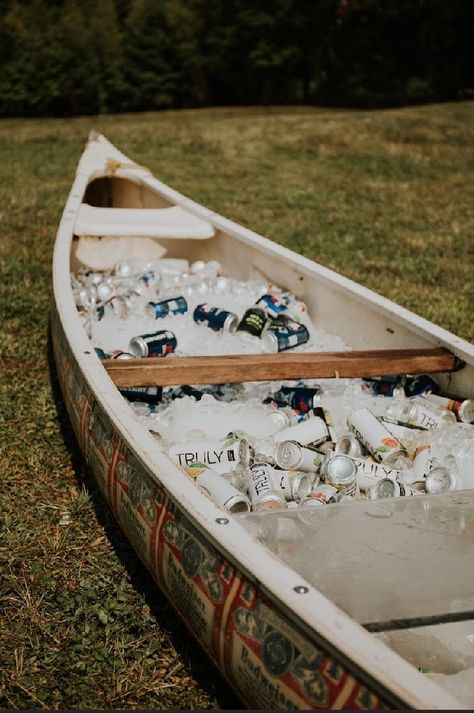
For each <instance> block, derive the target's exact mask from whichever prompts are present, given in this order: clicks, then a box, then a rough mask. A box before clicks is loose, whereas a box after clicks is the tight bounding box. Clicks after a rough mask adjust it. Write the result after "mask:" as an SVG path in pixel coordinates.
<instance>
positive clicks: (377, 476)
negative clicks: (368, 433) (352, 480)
mask: <svg viewBox="0 0 474 713" xmlns="http://www.w3.org/2000/svg"><path fill="white" fill-rule="evenodd" d="M352 460H353V461H354V464H355V467H356V476H357V485H358V486H359V488H360V489H361V490H364V491H367V490H369V489H370V488H371V487H372V486H374V485H376V484H377V483H378V482H379V480H383V479H384V478H390V480H396V479H397V478H398V477H399V476H400V475H401V472H402V471H400V470H396V469H395V468H390V466H388V465H385V464H384V463H375V462H374V461H373V460H369V459H368V458H354V457H352Z"/></svg>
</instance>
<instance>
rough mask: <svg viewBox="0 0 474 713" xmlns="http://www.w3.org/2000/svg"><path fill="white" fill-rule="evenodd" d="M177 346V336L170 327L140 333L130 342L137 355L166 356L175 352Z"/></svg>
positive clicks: (130, 346) (133, 351)
mask: <svg viewBox="0 0 474 713" xmlns="http://www.w3.org/2000/svg"><path fill="white" fill-rule="evenodd" d="M176 346H177V341H176V337H175V335H174V334H173V332H170V330H169V329H163V330H161V331H159V332H152V333H151V334H140V335H139V336H138V337H133V338H132V339H131V340H130V344H129V348H130V350H131V352H132V353H133V354H134V355H135V356H137V357H164V356H166V355H167V354H171V353H172V352H174V351H175V350H176Z"/></svg>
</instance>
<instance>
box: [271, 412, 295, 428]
mask: <svg viewBox="0 0 474 713" xmlns="http://www.w3.org/2000/svg"><path fill="white" fill-rule="evenodd" d="M265 417H266V418H267V419H268V420H269V421H272V423H274V424H275V426H277V427H278V428H286V427H287V426H289V425H290V417H289V415H288V414H287V413H286V411H283V410H282V409H279V408H273V407H272V409H271V410H270V411H267V413H266V415H265Z"/></svg>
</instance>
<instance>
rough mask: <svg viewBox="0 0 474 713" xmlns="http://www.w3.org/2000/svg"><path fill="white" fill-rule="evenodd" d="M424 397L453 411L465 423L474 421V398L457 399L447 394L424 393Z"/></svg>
mask: <svg viewBox="0 0 474 713" xmlns="http://www.w3.org/2000/svg"><path fill="white" fill-rule="evenodd" d="M422 398H423V399H426V401H428V402H430V401H431V403H434V404H436V405H437V406H440V407H441V408H443V409H445V410H446V411H452V412H453V413H454V414H455V415H456V416H457V417H458V418H459V420H460V421H463V422H464V423H474V400H472V399H465V400H464V401H457V400H455V399H448V397H447V396H438V394H423V397H422Z"/></svg>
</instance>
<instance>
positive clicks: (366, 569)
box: [71, 176, 474, 673]
mask: <svg viewBox="0 0 474 713" xmlns="http://www.w3.org/2000/svg"><path fill="white" fill-rule="evenodd" d="M84 202H86V203H88V204H90V205H93V206H98V207H104V208H105V207H115V208H167V207H170V206H172V205H174V203H173V202H171V201H170V200H169V199H168V198H167V197H166V196H164V195H161V194H160V193H159V192H158V191H156V190H153V189H152V188H150V187H149V186H147V185H145V184H144V183H142V182H141V181H140V180H138V179H134V178H133V179H125V178H121V177H117V176H105V177H100V178H98V179H95V180H93V181H92V182H91V183H90V184H89V186H88V187H87V190H86V193H85V196H84ZM83 239H84V238H81V237H78V236H76V237H75V239H74V241H73V247H72V252H71V270H72V271H76V270H77V269H78V268H79V267H81V266H82V265H83V263H81V262H80V261H78V259H77V256H76V251H77V246H78V243H79V240H83ZM89 239H90V238H89ZM122 240H123V241H125V243H126V241H127V240H130V241H131V242H132V240H133V242H134V245H135V247H136V245H137V240H138V239H132V238H130V239H129V238H123V239H122ZM95 242H96V246H97V249H98V250H100V244H101V240H100V239H96V240H95ZM159 243H160V245H161V246H162V247H163V248H164V249H165V250H166V257H173V258H186V259H188V260H189V261H190V262H192V261H195V260H205V261H207V260H218V261H219V262H220V264H221V265H222V272H223V274H226V275H229V276H232V277H234V278H237V279H239V280H252V279H261V278H263V279H265V280H271V281H272V282H274V283H275V284H277V285H279V286H281V287H283V288H286V289H288V290H290V291H291V292H293V293H294V294H296V295H297V296H298V297H299V298H300V299H302V300H303V301H304V302H305V303H306V305H307V307H308V311H309V313H310V315H311V317H312V319H313V322H314V324H315V326H316V327H321V328H323V329H325V330H326V331H328V332H329V333H331V334H335V335H337V336H339V337H341V338H342V339H343V340H344V341H345V342H346V343H347V344H349V345H350V346H351V347H352V348H353V349H361V350H362V349H401V348H428V347H433V346H440V345H443V346H448V347H449V346H451V345H450V344H449V343H444V344H443V341H442V339H437V338H436V337H433V336H432V335H430V334H427V333H426V332H424V330H423V328H420V326H419V325H418V324H411V323H409V322H408V321H406V322H404V319H403V318H401V317H400V315H397V314H391V313H390V310H389V309H387V308H386V306H382V307H381V306H380V304H379V303H377V302H376V301H374V302H373V303H371V302H370V301H369V300H367V298H366V297H364V295H362V296H361V294H360V293H359V292H357V291H355V292H351V290H350V288H348V287H347V285H345V284H342V285H341V284H340V283H338V282H336V281H333V280H332V279H331V277H330V275H328V274H327V271H314V270H312V268H311V267H310V266H309V265H308V264H307V263H306V261H304V260H297V259H294V260H293V259H288V257H287V256H285V255H282V254H280V252H278V251H272V250H269V249H267V248H266V247H265V246H262V245H261V244H259V243H252V241H251V240H248V239H247V240H239V242H238V243H237V242H236V236H235V234H233V233H232V231H231V230H228V231H227V230H223V229H217V230H216V234H215V236H214V237H213V238H210V239H207V240H203V241H198V240H186V239H184V240H176V239H175V240H166V239H160V241H159ZM106 249H107V245H106V243H105V241H104V250H106ZM144 254H145V255H146V249H144ZM108 258H110V267H112V266H113V265H114V263H115V262H116V256H114V254H113V253H110V254H109V255H108ZM335 315H337V319H335ZM435 378H436V379H437V380H438V381H439V383H440V384H441V385H442V386H443V389H444V390H446V391H448V392H449V393H450V395H452V396H458V397H459V396H460V397H463V398H469V397H474V366H473V364H472V363H468V364H466V366H464V368H463V369H462V370H461V371H460V372H457V373H454V374H446V375H436V377H435ZM183 477H185V476H184V475H183ZM473 506H474V491H463V492H462V493H455V494H449V495H446V496H426V497H425V496H423V497H420V498H411V499H409V498H408V499H406V500H404V499H398V500H395V499H394V500H393V502H390V503H388V504H387V503H386V502H384V503H383V505H382V504H378V503H377V504H375V505H374V504H370V506H369V507H368V506H367V504H364V503H360V504H337V505H331V506H327V507H325V508H321V509H319V508H318V509H317V510H314V511H313V510H311V511H310V512H309V513H308V514H307V515H306V518H305V519H301V518H300V519H299V520H298V519H297V518H296V517H295V516H294V513H292V512H289V511H286V512H285V513H284V514H281V513H269V514H266V515H258V514H254V513H252V514H248V515H240V516H236V517H239V519H240V521H241V523H242V525H243V527H244V528H246V529H247V530H248V531H249V532H251V533H252V535H253V536H254V537H255V538H257V539H258V540H259V541H260V542H261V543H263V544H264V545H265V546H266V547H268V548H269V550H270V551H271V552H272V553H273V554H275V555H276V556H277V557H278V558H279V559H281V560H282V561H284V562H286V563H287V564H288V565H289V566H291V567H292V568H294V569H295V571H297V572H298V573H299V574H300V575H301V576H303V577H304V578H305V579H306V580H307V581H308V582H310V583H311V584H313V585H314V586H315V587H316V588H318V589H319V590H320V591H321V592H323V593H324V594H325V595H326V596H327V597H328V598H329V599H331V600H332V601H334V602H335V603H336V604H337V605H338V606H340V608H341V609H342V610H343V611H345V612H346V613H348V614H350V616H352V617H353V618H354V619H356V620H357V621H358V622H359V623H361V624H362V625H364V626H366V627H367V628H368V629H369V630H372V631H373V632H374V636H377V637H378V638H380V640H382V641H383V642H384V643H385V644H387V645H388V646H390V647H391V648H393V649H394V650H395V651H397V652H398V653H400V654H401V656H402V657H404V658H405V659H406V660H408V661H409V662H410V663H412V664H414V665H415V666H417V667H420V666H430V667H432V668H433V669H435V670H436V671H437V672H439V673H456V672H457V671H460V670H464V669H468V668H472V667H474V653H473V651H472V648H471V649H470V650H469V651H467V650H466V651H464V650H463V653H462V656H457V655H456V651H457V650H458V649H459V647H461V648H462V646H465V642H466V640H467V639H468V638H469V637H470V640H471V642H472V640H474V618H473V617H474V568H473V567H472V552H474V507H473ZM381 521H383V522H384V536H383V538H380V537H379V535H378V533H379V532H380V527H379V524H380V522H381ZM457 619H459V620H460V621H457ZM375 632H376V633H375ZM460 641H461V644H460V643H459V642H460Z"/></svg>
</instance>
